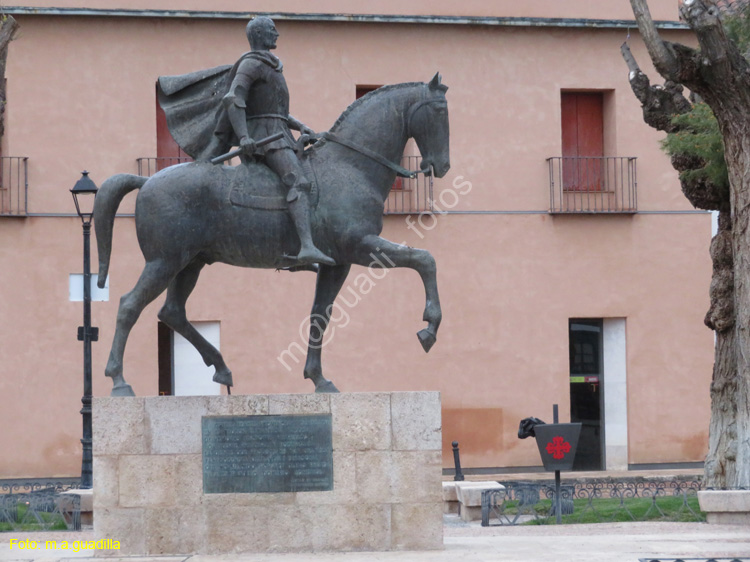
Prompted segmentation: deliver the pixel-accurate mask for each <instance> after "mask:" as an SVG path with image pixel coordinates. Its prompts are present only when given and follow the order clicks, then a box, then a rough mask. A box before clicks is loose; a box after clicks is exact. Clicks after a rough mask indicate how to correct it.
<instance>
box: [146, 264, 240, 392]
mask: <svg viewBox="0 0 750 562" xmlns="http://www.w3.org/2000/svg"><path fill="white" fill-rule="evenodd" d="M204 265H205V264H204V263H202V262H192V263H190V264H189V265H188V266H187V267H186V268H185V269H183V270H182V271H180V272H179V273H178V274H177V276H176V277H175V278H174V280H173V281H172V282H171V283H170V284H169V287H168V288H167V300H166V301H165V302H164V306H163V307H162V309H161V310H160V311H159V320H161V321H162V322H164V323H165V324H166V325H167V326H169V327H170V328H172V329H173V330H174V331H175V332H177V333H178V334H180V335H181V336H182V337H183V338H185V339H186V340H187V341H189V342H190V343H191V344H192V345H193V347H195V349H197V350H198V353H200V354H201V358H202V359H203V362H204V363H205V364H206V366H208V367H210V366H213V367H215V368H216V373H214V377H213V380H214V382H218V383H219V384H223V385H225V386H226V387H230V386H232V372H231V371H230V370H229V369H228V368H227V366H226V364H225V363H224V358H223V357H222V355H221V353H220V352H219V350H218V349H216V348H215V347H214V346H213V345H211V343H210V342H209V341H208V340H206V338H204V337H203V336H202V335H201V334H200V332H198V330H196V329H195V326H193V325H192V324H191V323H190V322H189V321H188V319H187V313H186V312H185V303H187V300H188V297H190V294H191V293H192V292H193V289H195V285H196V283H198V276H199V275H200V272H201V269H203V266H204Z"/></svg>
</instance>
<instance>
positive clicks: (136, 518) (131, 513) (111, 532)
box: [94, 398, 146, 556]
mask: <svg viewBox="0 0 750 562" xmlns="http://www.w3.org/2000/svg"><path fill="white" fill-rule="evenodd" d="M119 399H120V400H121V399H122V398H119ZM144 512H145V510H144V509H142V508H131V509H121V508H100V509H97V510H96V514H95V516H94V540H97V541H100V540H106V539H112V540H113V541H119V543H120V549H119V550H114V549H113V550H97V551H96V553H95V554H96V556H130V555H136V554H143V553H145V552H146V527H145V519H144Z"/></svg>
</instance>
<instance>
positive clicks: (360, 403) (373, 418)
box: [331, 393, 391, 451]
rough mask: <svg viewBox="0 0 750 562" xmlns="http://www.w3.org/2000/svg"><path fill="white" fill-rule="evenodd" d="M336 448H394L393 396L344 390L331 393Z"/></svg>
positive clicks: (361, 449)
mask: <svg viewBox="0 0 750 562" xmlns="http://www.w3.org/2000/svg"><path fill="white" fill-rule="evenodd" d="M331 413H332V414H333V449H334V451H370V450H381V451H382V450H388V449H390V448H391V396H390V394H385V393H344V394H335V395H333V396H331Z"/></svg>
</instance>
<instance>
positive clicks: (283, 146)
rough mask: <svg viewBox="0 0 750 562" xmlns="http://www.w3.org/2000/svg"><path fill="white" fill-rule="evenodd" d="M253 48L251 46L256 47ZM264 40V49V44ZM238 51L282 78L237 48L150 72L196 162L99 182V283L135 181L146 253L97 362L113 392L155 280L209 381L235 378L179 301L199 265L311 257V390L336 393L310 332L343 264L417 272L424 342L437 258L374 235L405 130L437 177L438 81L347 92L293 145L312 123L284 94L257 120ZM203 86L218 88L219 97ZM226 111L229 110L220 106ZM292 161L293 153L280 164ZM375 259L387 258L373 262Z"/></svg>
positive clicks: (320, 328) (339, 280)
mask: <svg viewBox="0 0 750 562" xmlns="http://www.w3.org/2000/svg"><path fill="white" fill-rule="evenodd" d="M264 25H267V24H264ZM249 28H250V35H251V40H252V28H251V27H250V26H249ZM263 31H264V33H265V32H267V33H268V36H269V37H272V36H273V34H274V33H275V28H273V33H271V28H270V27H264V28H263ZM251 45H252V46H253V49H255V48H256V47H257V46H258V45H257V44H253V43H251ZM273 45H274V46H275V37H274V41H273ZM261 46H265V47H268V48H271V45H270V44H265V45H261ZM251 52H256V51H255V50H254V51H251ZM265 52H267V51H265ZM269 54H270V53H269ZM259 56H261V55H259ZM262 56H263V57H265V56H266V55H265V54H262ZM243 60H244V61H247V60H250V61H252V65H251V66H253V67H254V68H255V69H256V70H257V69H258V68H261V70H260V71H258V72H259V74H258V75H259V76H261V75H270V76H271V78H270V80H277V79H278V78H279V77H278V76H275V75H273V74H272V73H277V74H281V73H280V71H278V70H275V69H274V68H273V67H271V66H270V65H267V63H266V62H263V61H259V60H256V59H255V58H253V57H250V58H247V57H243V58H242V59H240V61H238V63H237V64H236V65H234V67H217V68H216V69H210V70H208V71H202V72H201V73H194V74H193V75H186V76H183V77H171V80H170V79H166V80H160V87H161V89H162V92H161V93H160V100H162V106H163V107H164V108H165V111H166V112H167V119H168V123H170V119H171V120H172V123H170V130H171V131H172V134H173V136H174V137H175V140H177V142H178V143H180V145H181V146H182V148H183V150H185V151H186V152H187V153H188V154H190V155H191V156H194V157H196V161H195V162H190V163H185V164H179V165H176V166H171V167H169V168H165V169H163V170H161V171H160V172H158V173H156V174H155V175H153V176H152V177H150V178H145V177H141V176H135V175H130V174H119V175H116V176H113V177H111V178H109V179H107V180H106V181H105V182H104V183H103V184H102V186H101V188H100V189H99V193H98V195H97V198H96V203H95V207H94V225H95V229H96V238H97V244H98V249H99V284H100V286H102V285H103V283H104V282H105V280H106V278H107V273H108V269H109V263H110V255H111V247H112V231H113V227H114V217H115V214H116V212H117V208H118V206H119V204H120V202H121V201H122V199H123V197H125V195H127V194H128V193H130V192H132V191H135V190H139V192H138V196H137V200H136V211H135V222H136V232H137V235H138V242H139V245H140V247H141V251H142V252H143V256H144V258H145V260H146V265H145V267H144V270H143V272H142V273H141V276H140V278H139V280H138V282H137V283H136V285H135V287H134V288H133V290H132V291H130V292H129V293H127V294H125V295H124V296H123V297H122V299H121V300H120V308H119V310H118V314H117V325H116V329H115V335H114V341H113V343H112V349H111V352H110V355H109V360H108V363H107V366H106V370H105V374H106V375H107V376H108V377H112V380H113V384H114V387H113V389H112V395H113V396H132V395H133V391H132V388H131V387H130V385H128V384H127V383H126V382H125V379H124V377H123V355H124V352H125V345H126V342H127V339H128V335H129V333H130V330H131V329H132V327H133V325H134V324H135V322H136V321H137V319H138V317H139V316H140V314H141V312H142V311H143V309H144V308H145V307H146V306H147V305H148V304H149V303H150V302H152V301H153V300H154V299H155V298H156V297H158V296H159V295H160V294H161V293H162V292H164V291H165V290H166V291H167V297H166V302H165V303H164V306H163V307H162V308H161V310H160V311H159V319H160V320H161V321H162V322H164V323H165V324H167V325H168V326H169V327H170V328H172V329H173V330H174V331H175V332H177V333H178V334H180V335H182V336H183V337H184V338H185V339H187V340H188V341H189V342H190V343H191V344H193V346H195V348H196V349H197V350H198V352H199V353H200V354H201V356H202V358H203V360H204V362H205V363H206V365H209V366H214V367H215V369H216V372H215V374H214V376H213V380H214V381H216V382H218V383H220V384H223V385H226V386H227V387H231V386H232V373H231V371H230V370H229V368H227V366H226V364H225V363H224V359H223V357H222V355H221V353H220V352H219V351H218V350H217V349H216V348H214V347H213V346H212V345H211V344H210V343H209V342H208V341H207V340H206V339H205V338H203V336H201V335H200V334H199V333H198V331H197V330H196V329H195V328H194V327H193V326H192V325H191V324H190V322H188V319H187V315H186V312H185V303H186V301H187V299H188V297H189V296H190V293H191V292H192V290H193V289H194V287H195V285H196V283H197V281H198V276H199V275H200V272H201V270H202V269H203V267H204V266H206V265H210V264H212V263H215V262H221V263H227V264H231V265H237V266H241V267H255V268H264V269H279V268H297V267H299V268H311V267H312V266H311V265H310V264H311V263H315V264H317V271H318V273H317V284H316V290H315V300H314V304H313V307H312V312H311V318H314V319H315V321H314V322H311V326H310V344H309V346H308V353H307V361H306V363H305V367H304V376H305V378H309V379H311V380H312V381H313V383H314V384H315V391H316V392H337V389H336V387H335V386H334V385H333V383H332V382H330V381H329V380H326V379H325V378H324V377H323V371H322V367H321V346H320V345H319V342H320V341H322V338H323V333H324V332H325V330H326V328H327V326H328V323H329V320H330V315H331V311H332V305H333V302H334V300H335V298H336V295H337V294H338V292H339V290H340V289H341V287H342V285H343V283H344V281H345V280H346V277H347V275H348V274H349V270H350V268H351V266H352V265H361V266H371V267H386V268H391V267H408V268H411V269H414V270H416V271H417V272H418V273H419V275H420V277H421V278H422V282H423V283H424V287H425V293H426V305H425V309H424V315H423V320H424V321H426V322H427V327H426V328H425V329H423V330H420V331H419V333H418V334H417V336H418V338H419V341H420V343H421V345H422V347H423V349H424V350H425V351H426V352H428V351H429V350H430V348H431V347H432V345H433V344H434V343H435V339H436V336H437V331H438V327H439V326H440V321H441V318H442V312H441V309H440V300H439V297H438V289H437V280H436V266H435V260H434V259H433V257H432V255H430V253H429V252H427V251H425V250H420V249H416V248H411V247H408V246H403V245H400V244H394V243H393V242H390V241H388V240H385V239H384V238H381V237H380V236H379V235H380V232H381V231H382V228H383V210H384V203H385V200H386V199H387V197H388V193H389V191H390V189H391V186H392V185H393V182H394V180H395V178H396V176H397V175H408V174H409V172H408V171H406V170H404V169H403V168H401V167H400V166H399V165H398V162H400V160H401V156H402V154H403V151H404V147H405V145H406V142H407V140H408V139H409V138H414V139H415V141H416V144H417V146H418V148H419V151H420V153H421V155H422V166H421V168H422V172H424V173H434V174H435V175H436V176H437V177H443V176H444V175H445V174H446V173H447V171H448V169H449V167H450V160H449V142H448V138H449V127H448V107H447V102H446V97H445V93H446V90H447V89H448V88H447V87H446V86H444V85H443V84H441V82H440V78H439V76H438V75H437V74H436V75H435V77H434V78H433V79H432V80H431V81H430V82H429V83H422V82H411V83H405V84H395V85H391V86H385V87H383V88H379V89H378V90H375V91H373V92H371V93H369V94H367V95H365V96H364V97H362V98H360V99H359V100H357V101H355V102H354V103H353V104H352V105H351V106H349V108H347V109H346V111H344V113H343V114H342V115H341V117H339V119H338V120H337V121H336V123H335V124H334V125H333V127H332V128H331V129H330V130H329V131H327V132H325V133H323V134H322V135H320V136H318V137H317V138H318V140H317V142H315V143H314V144H312V145H311V146H309V147H307V148H306V149H304V150H302V148H301V143H299V142H298V141H297V140H295V139H294V137H292V135H291V133H289V129H290V128H291V129H299V130H300V133H302V137H303V138H306V137H309V136H312V135H313V133H312V131H311V130H309V128H307V127H305V126H304V125H302V124H301V123H300V122H299V121H297V120H296V119H293V118H291V116H289V115H288V109H287V108H288V93H287V94H286V100H287V101H286V105H284V104H281V105H276V107H275V109H274V111H277V112H281V113H274V114H273V116H272V117H260V118H258V117H257V116H258V115H264V114H258V113H257V111H256V110H255V109H252V111H250V110H248V108H255V107H257V106H256V105H255V104H256V102H257V100H255V101H254V100H253V99H252V95H251V94H249V93H248V92H251V91H255V90H253V87H254V86H253V85H256V86H257V85H262V84H261V82H262V81H261V82H259V80H260V79H259V78H255V79H252V80H249V79H246V78H240V79H237V76H238V75H240V71H242V69H243ZM269 60H272V59H269ZM277 60H278V59H277ZM274 64H275V63H274ZM279 64H280V63H279ZM259 65H266V66H268V68H264V67H262V66H259ZM243 72H244V71H243ZM242 76H247V75H245V74H242ZM248 80H249V83H248ZM242 84H245V85H244V86H242V88H240V87H239V86H240V85H242ZM233 86H235V88H234V90H232V87H233ZM214 91H216V92H221V91H224V92H225V94H224V96H223V97H222V96H217V95H214V94H213V92H214ZM258 91H261V90H258ZM276 91H277V92H278V90H276ZM283 91H284V92H285V91H286V84H285V83H284V86H283ZM207 93H208V94H209V95H208V97H207V96H206V94H207ZM170 97H171V99H170ZM217 97H218V98H219V100H220V104H219V105H217V106H216V107H215V108H214V109H213V111H214V112H213V113H212V114H211V115H212V117H211V118H209V117H206V115H205V113H206V111H205V108H206V107H207V105H206V104H207V103H209V102H208V101H206V100H207V99H208V98H210V99H211V100H213V99H215V98H217ZM282 97H283V96H282ZM238 100H239V102H238ZM210 103H214V102H213V101H211V102H210ZM257 103H259V102H257ZM170 104H171V105H170ZM243 105H244V106H245V107H242V106H243ZM196 108H201V110H202V111H196ZM235 109H240V110H242V111H241V112H239V115H240V117H241V121H244V122H245V128H243V126H242V124H236V123H232V124H231V125H230V127H229V128H226V127H225V124H223V125H222V124H221V120H222V119H224V118H225V117H226V118H227V119H229V121H230V122H232V121H233V120H234V121H236V120H237V113H238V112H236V111H235ZM233 112H234V113H235V115H234V117H232V116H231V115H230V114H231V113H233ZM284 112H286V115H284ZM268 115H271V114H268ZM186 116H188V117H189V119H188V118H186ZM261 122H263V123H262V124H261ZM238 129H239V132H238ZM243 139H244V140H243ZM232 146H239V152H240V153H241V154H242V162H241V163H240V164H239V165H238V166H234V167H233V166H227V165H223V164H212V163H211V161H210V160H211V159H213V160H214V161H216V160H217V159H218V160H221V159H223V157H224V156H228V154H221V153H222V152H224V151H228V150H229V149H230V148H231V147H232ZM278 153H283V154H284V156H281V159H284V160H285V164H283V165H281V167H278V166H275V164H272V163H271V161H272V160H273V158H274V156H273V154H277V155H278ZM269 155H271V156H270V158H269ZM292 158H293V159H295V162H294V163H290V160H291V159H292ZM283 166H288V168H285V167H283ZM285 170H286V171H285ZM282 174H291V175H293V176H294V177H291V176H289V177H286V178H285V177H284V175H282ZM308 184H309V185H308ZM295 205H296V206H297V209H299V208H300V207H301V206H302V205H304V207H305V208H304V214H305V217H306V218H303V219H302V222H304V221H305V220H306V221H307V225H304V224H300V221H299V220H298V218H296V217H295V215H296V214H300V213H298V212H297V211H295V210H294V207H295ZM305 229H307V232H305ZM308 235H309V237H310V239H309V241H307V242H306V241H305V240H304V238H305V236H308ZM306 244H307V247H305V246H306ZM314 251H317V252H319V253H320V254H321V256H322V257H318V258H314V259H312V260H311V258H310V256H311V255H312V254H311V253H310V252H313V253H314ZM373 256H384V258H386V259H380V260H375V261H374V260H373Z"/></svg>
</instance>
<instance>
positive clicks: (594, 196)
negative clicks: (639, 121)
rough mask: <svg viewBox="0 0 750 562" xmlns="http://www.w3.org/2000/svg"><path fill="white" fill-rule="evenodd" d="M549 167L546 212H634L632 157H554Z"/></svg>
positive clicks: (549, 159) (634, 188)
mask: <svg viewBox="0 0 750 562" xmlns="http://www.w3.org/2000/svg"><path fill="white" fill-rule="evenodd" d="M547 165H548V167H549V193H550V203H549V211H550V213H635V212H636V211H637V210H638V191H637V187H638V178H637V173H636V172H637V169H636V158H635V157H630V156H602V157H595V156H582V157H568V156H555V157H552V158H547Z"/></svg>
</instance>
